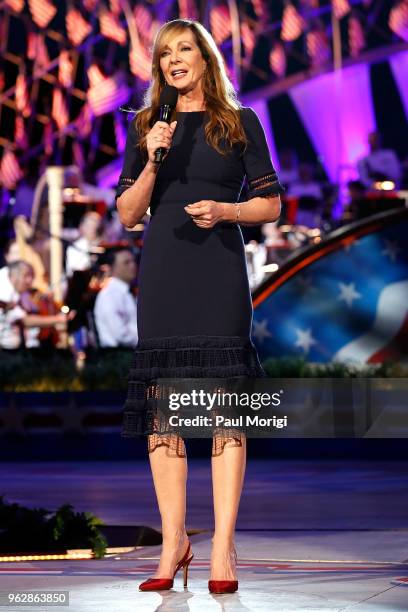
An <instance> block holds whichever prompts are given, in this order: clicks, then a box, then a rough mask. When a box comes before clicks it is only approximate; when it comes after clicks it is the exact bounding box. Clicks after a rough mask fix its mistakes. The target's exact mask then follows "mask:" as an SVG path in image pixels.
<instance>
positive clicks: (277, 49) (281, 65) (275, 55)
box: [269, 42, 286, 78]
mask: <svg viewBox="0 0 408 612" xmlns="http://www.w3.org/2000/svg"><path fill="white" fill-rule="evenodd" d="M269 65H270V67H271V70H272V72H274V73H275V74H276V76H278V77H279V78H282V77H284V76H285V74H286V53H285V49H284V48H283V45H282V43H280V42H275V43H274V45H273V47H272V49H271V51H270V53H269Z"/></svg>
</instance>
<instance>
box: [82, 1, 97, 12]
mask: <svg viewBox="0 0 408 612" xmlns="http://www.w3.org/2000/svg"><path fill="white" fill-rule="evenodd" d="M98 2H99V0H82V4H83V5H84V8H85V9H86V10H87V11H88V12H89V13H93V11H94V10H95V9H96V7H97V6H98Z"/></svg>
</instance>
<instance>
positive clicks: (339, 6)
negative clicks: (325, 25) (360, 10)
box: [332, 0, 350, 19]
mask: <svg viewBox="0 0 408 612" xmlns="http://www.w3.org/2000/svg"><path fill="white" fill-rule="evenodd" d="M332 8H333V11H334V15H335V17H336V18H337V19H342V18H343V17H345V16H346V15H347V14H348V13H349V12H350V4H349V0H332Z"/></svg>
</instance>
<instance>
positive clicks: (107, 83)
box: [87, 75, 130, 117]
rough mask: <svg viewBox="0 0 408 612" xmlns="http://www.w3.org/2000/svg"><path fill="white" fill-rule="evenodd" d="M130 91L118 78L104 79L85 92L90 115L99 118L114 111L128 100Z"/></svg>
mask: <svg viewBox="0 0 408 612" xmlns="http://www.w3.org/2000/svg"><path fill="white" fill-rule="evenodd" d="M129 96H130V90H129V88H128V86H127V85H126V83H125V82H124V81H123V80H122V78H121V77H120V76H119V75H118V76H114V77H108V78H105V79H104V80H103V81H102V82H101V83H98V84H97V85H95V86H93V87H92V86H91V87H90V88H89V89H88V91H87V100H88V104H89V107H90V109H91V111H92V113H93V114H94V115H95V116H96V117H99V116H101V115H104V114H105V113H109V112H111V111H113V110H115V109H116V108H117V107H118V106H121V104H125V103H126V102H127V101H128V100H129Z"/></svg>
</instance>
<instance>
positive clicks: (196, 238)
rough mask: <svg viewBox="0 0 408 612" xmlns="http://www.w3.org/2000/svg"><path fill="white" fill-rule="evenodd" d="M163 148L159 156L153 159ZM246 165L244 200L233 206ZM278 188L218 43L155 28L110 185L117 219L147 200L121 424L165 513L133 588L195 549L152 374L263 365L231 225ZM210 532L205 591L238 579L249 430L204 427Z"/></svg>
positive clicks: (252, 370)
mask: <svg viewBox="0 0 408 612" xmlns="http://www.w3.org/2000/svg"><path fill="white" fill-rule="evenodd" d="M166 83H167V84H168V85H172V86H174V87H176V88H177V90H178V99H177V104H176V108H175V110H174V113H173V115H172V117H171V121H170V125H168V124H167V123H165V122H162V121H158V120H157V117H158V111H159V99H160V94H161V92H162V90H163V88H164V86H165V85H166ZM159 147H164V148H165V149H167V153H166V155H165V157H164V158H163V161H162V163H161V164H160V165H159V164H156V163H155V161H154V158H155V151H156V150H157V149H158V148H159ZM245 176H246V177H247V180H248V184H249V194H248V195H249V199H248V200H247V201H245V202H241V203H240V204H237V201H238V200H239V197H240V193H241V189H242V185H243V179H244V178H245ZM282 191H283V189H282V187H281V185H280V184H279V181H278V178H277V176H276V172H275V170H274V168H273V165H272V162H271V159H270V155H269V151H268V147H267V144H266V139H265V134H264V131H263V128H262V126H261V124H260V122H259V119H258V117H257V115H256V114H255V112H254V111H253V110H252V109H251V108H249V107H248V108H245V107H242V106H241V104H240V103H239V101H238V99H237V97H236V93H235V91H234V88H233V86H232V84H231V82H230V81H229V79H228V77H227V74H226V71H225V66H224V62H223V59H222V55H221V54H220V51H219V50H218V48H217V46H216V44H215V42H214V40H213V38H212V37H211V35H210V34H209V32H208V31H207V30H206V29H205V28H204V27H203V26H202V25H201V24H200V23H198V22H196V21H192V20H183V19H176V20H174V21H170V22H168V23H165V24H164V25H163V26H162V27H161V29H160V30H159V31H158V33H157V35H156V38H155V42H154V48H153V59H152V81H151V84H150V87H149V89H148V90H147V92H146V95H145V104H144V106H143V108H142V109H140V110H139V111H138V112H137V115H136V118H135V120H133V121H132V122H131V123H130V126H129V131H128V137H127V143H126V151H125V159H124V165H123V169H122V173H121V176H120V179H119V186H118V190H117V206H118V210H119V214H120V218H121V221H122V223H123V224H124V225H126V226H127V227H132V226H134V225H135V224H136V223H137V222H138V221H139V220H140V219H141V218H142V217H143V215H144V214H145V213H146V211H147V209H148V207H149V206H150V213H151V215H152V216H151V221H150V223H149V226H148V228H147V231H146V235H145V239H144V245H143V251H142V256H141V261H140V272H139V295H138V331H139V343H138V345H137V347H136V351H135V355H134V361H133V365H132V367H131V370H130V375H129V390H128V397H127V401H126V405H125V415H124V417H125V418H124V424H123V431H122V435H123V436H125V437H136V436H143V435H146V436H147V439H148V451H149V458H150V465H151V470H152V474H153V481H154V486H155V490H156V495H157V500H158V505H159V510H160V514H161V520H162V536H163V547H162V554H161V557H160V563H159V566H158V569H157V571H156V573H155V575H154V576H153V577H152V578H150V579H149V580H147V581H145V582H144V583H143V584H142V585H140V587H139V588H140V589H141V590H161V589H168V588H171V587H172V585H173V578H174V575H175V572H176V571H177V570H178V569H180V568H181V567H183V568H184V579H185V583H186V580H187V569H188V564H189V563H190V561H191V559H192V552H191V545H190V542H189V539H188V536H187V533H186V527H185V514H186V480H187V458H186V450H185V445H184V440H183V438H182V437H181V436H179V435H178V434H177V433H176V432H174V431H172V429H171V428H170V427H169V424H168V422H167V420H166V419H165V418H164V417H163V415H162V414H161V413H160V412H159V411H157V410H156V409H155V405H154V402H152V401H151V398H152V397H153V396H154V393H155V389H156V388H157V387H156V385H157V380H158V379H160V378H224V377H252V378H256V377H261V376H264V375H265V373H264V371H263V369H262V367H261V365H260V363H259V359H258V355H257V353H256V350H255V347H254V346H253V344H252V342H251V339H250V333H251V324H252V302H251V295H250V290H249V284H248V277H247V271H246V261H245V250H244V243H243V238H242V233H241V230H240V227H239V225H238V224H239V223H240V224H243V225H258V224H261V223H267V222H270V221H275V220H276V219H277V218H278V217H279V214H280V198H279V193H281V192H282ZM211 463H212V481H213V495H214V517H215V532H214V537H213V540H212V543H213V547H212V555H211V575H210V581H209V589H210V591H212V592H233V591H235V590H236V589H237V588H238V581H237V576H236V552H235V547H234V533H235V524H236V519H237V513H238V506H239V501H240V496H241V491H242V485H243V480H244V474H245V465H246V438H245V435H244V433H243V432H241V431H238V430H222V429H220V430H217V431H214V435H213V443H212V461H211Z"/></svg>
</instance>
